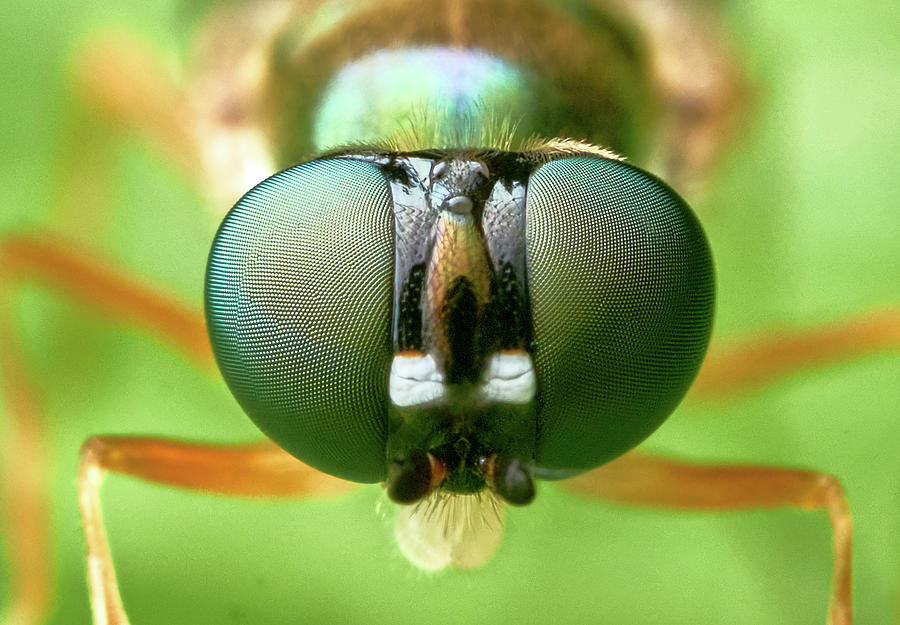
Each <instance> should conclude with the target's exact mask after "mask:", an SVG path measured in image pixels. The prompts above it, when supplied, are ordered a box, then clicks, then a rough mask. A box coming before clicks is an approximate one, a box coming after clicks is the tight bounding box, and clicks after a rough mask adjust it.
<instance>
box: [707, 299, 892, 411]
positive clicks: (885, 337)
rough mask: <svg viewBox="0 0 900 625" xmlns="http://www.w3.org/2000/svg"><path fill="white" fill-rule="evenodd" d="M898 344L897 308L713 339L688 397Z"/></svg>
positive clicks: (750, 385) (733, 388) (730, 390)
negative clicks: (726, 340)
mask: <svg viewBox="0 0 900 625" xmlns="http://www.w3.org/2000/svg"><path fill="white" fill-rule="evenodd" d="M897 348H900V309H895V310H886V311H883V312H877V313H867V314H862V315H859V316H857V317H853V318H851V319H846V320H843V321H839V322H834V323H829V324H824V325H821V326H818V327H813V328H807V329H804V330H796V331H794V332H777V333H770V334H769V335H767V336H766V337H765V338H760V339H756V340H752V341H746V342H743V343H739V344H736V345H733V346H730V347H720V346H719V345H717V344H714V345H713V346H711V347H710V352H709V354H708V355H707V357H706V361H705V362H704V363H703V367H702V368H701V369H700V374H699V375H698V376H697V380H696V381H695V382H694V386H693V387H692V388H691V392H690V397H692V398H695V399H696V398H699V397H707V396H719V395H727V394H729V393H736V392H739V391H742V390H745V389H751V388H756V387H759V386H763V385H764V384H767V383H769V382H772V381H775V380H777V379H779V378H781V377H785V376H788V375H791V374H793V373H796V372H798V371H801V370H805V369H809V368H812V367H819V366H824V365H828V364H831V363H836V362H842V361H845V360H850V359H852V358H858V357H861V356H866V355H868V354H870V353H874V352H877V351H880V350H885V349H897Z"/></svg>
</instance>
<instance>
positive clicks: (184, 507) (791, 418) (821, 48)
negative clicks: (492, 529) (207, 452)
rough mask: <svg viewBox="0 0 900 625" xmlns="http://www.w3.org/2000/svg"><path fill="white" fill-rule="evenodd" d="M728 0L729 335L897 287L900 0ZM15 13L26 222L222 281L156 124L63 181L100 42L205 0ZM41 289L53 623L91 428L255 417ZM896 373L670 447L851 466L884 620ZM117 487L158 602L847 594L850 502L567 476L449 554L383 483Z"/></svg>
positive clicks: (141, 428)
mask: <svg viewBox="0 0 900 625" xmlns="http://www.w3.org/2000/svg"><path fill="white" fill-rule="evenodd" d="M722 11H723V14H724V17H725V20H726V22H727V23H728V24H729V25H730V28H731V30H732V31H733V33H734V37H735V41H736V43H735V45H736V47H737V49H738V50H739V51H740V52H741V55H742V59H743V62H744V63H745V64H746V66H747V67H748V68H749V71H750V73H751V76H752V82H753V93H752V104H751V105H750V109H749V114H748V116H747V120H746V124H745V126H744V128H743V129H742V132H741V134H740V136H739V138H738V140H737V141H736V142H735V144H734V145H733V146H732V147H731V149H730V150H729V154H728V156H727V158H726V159H725V161H724V162H723V163H722V164H721V166H720V168H719V170H718V171H717V173H716V176H715V180H714V184H713V185H712V188H711V190H710V193H709V194H708V196H707V197H706V199H705V200H704V201H703V203H702V204H701V205H699V206H697V208H698V210H699V212H700V213H701V214H702V215H703V219H704V224H705V226H706V229H707V232H708V235H709V238H710V240H711V243H712V246H713V250H714V253H715V257H716V260H717V264H718V277H719V285H720V298H719V315H718V320H717V328H716V332H717V337H725V338H726V339H728V338H740V337H748V336H753V335H756V334H759V333H762V332H764V331H765V330H766V329H771V328H777V327H787V326H792V325H799V326H804V325H809V324H818V323H824V322H828V321H830V320H839V319H842V318H845V317H847V316H849V315H852V314H854V313H859V312H863V311H869V310H875V309H878V308H879V307H884V306H886V305H888V304H890V303H892V302H893V303H896V302H897V300H898V296H900V209H898V202H897V198H898V197H900V176H897V171H898V167H897V166H898V161H900V159H898V156H897V155H898V154H900V124H898V123H897V121H898V112H900V111H898V104H897V103H898V102H900V75H898V72H897V68H898V67H900V40H898V38H897V36H896V3H894V2H889V1H881V2H867V3H865V5H859V4H854V3H850V2H837V1H833V0H825V1H821V0H819V1H816V2H812V1H809V0H804V1H802V2H796V3H786V2H780V1H778V0H759V1H756V2H734V3H731V4H723V5H722ZM4 12H5V14H6V17H5V19H3V20H0V47H2V56H3V59H4V63H2V65H0V72H2V81H0V84H2V87H0V93H2V104H0V107H2V108H0V128H2V135H0V136H2V138H3V145H4V150H3V156H2V159H3V161H2V167H0V189H2V190H3V196H4V197H3V201H2V203H0V232H4V231H10V230H14V231H18V232H22V231H31V230H33V229H39V228H45V229H46V228H49V229H52V230H54V231H59V232H63V233H66V234H67V235H68V236H70V237H71V238H72V239H74V240H76V241H81V242H83V243H84V244H85V245H89V246H90V247H91V248H92V249H97V250H99V251H101V252H103V253H104V254H107V255H108V256H109V257H111V258H114V259H116V261H117V262H119V263H120V264H121V265H122V266H124V267H127V268H131V269H133V270H134V271H135V272H136V273H138V274H139V275H141V276H145V277H147V278H149V279H151V280H154V281H156V282H157V283H160V284H163V285H166V286H167V287H168V288H170V290H171V291H172V292H174V293H176V294H178V295H180V296H181V297H183V298H184V299H185V300H187V301H191V302H195V303H197V305H198V306H199V303H200V293H201V284H202V276H203V269H204V263H205V257H206V253H207V250H208V246H209V242H210V239H211V236H212V234H213V232H214V229H215V227H216V219H215V218H214V217H212V216H210V214H209V213H207V212H204V211H202V210H198V209H197V207H198V206H199V204H200V203H201V202H202V200H201V198H200V197H199V195H198V194H197V193H196V192H195V191H194V190H193V189H191V188H190V187H189V186H188V185H186V184H185V182H184V181H183V180H182V179H181V178H180V177H179V176H178V175H177V173H176V172H175V171H174V169H173V168H172V167H171V166H170V165H168V164H167V163H166V162H165V161H164V160H163V159H162V158H161V157H160V156H159V155H158V154H157V153H155V152H154V151H152V150H151V149H150V148H148V147H147V146H146V145H145V144H144V143H143V142H142V141H141V140H140V139H139V138H137V137H133V136H123V137H119V139H117V141H116V143H115V144H114V149H115V156H116V158H115V159H114V163H115V167H114V169H113V170H112V172H111V181H112V184H113V186H112V188H111V197H112V198H113V201H112V203H111V205H110V206H108V207H107V210H105V211H101V212H98V213H93V212H91V211H89V210H87V209H85V212H84V213H82V214H72V213H65V214H61V213H60V212H59V211H57V210H55V207H54V204H55V203H56V201H57V199H58V198H59V195H58V193H59V192H60V190H57V191H56V192H54V190H53V181H54V180H56V179H58V176H59V168H60V162H61V158H62V157H61V156H60V154H61V146H62V145H63V143H64V141H66V139H65V138H66V137H72V136H73V135H72V132H73V128H76V127H77V121H78V119H79V116H78V114H77V113H75V112H73V111H74V105H73V103H72V95H71V92H70V91H69V90H68V88H67V80H68V67H69V64H70V62H71V55H72V53H73V51H74V50H75V49H76V46H77V44H78V42H81V41H84V39H85V37H86V36H87V35H88V34H90V33H92V32H95V31H97V30H98V29H100V28H103V27H110V26H116V27H122V26H125V27H129V28H132V29H134V30H136V31H137V32H140V33H141V34H143V35H144V36H145V37H147V38H149V39H150V40H151V41H153V42H155V43H156V44H157V45H159V46H160V47H161V48H162V49H163V50H165V51H167V53H168V54H171V55H175V54H177V53H178V52H179V51H183V50H184V49H185V48H186V47H187V45H188V43H187V42H188V41H189V40H190V34H191V32H192V31H191V25H192V24H196V20H197V17H196V15H195V13H194V11H192V10H186V9H185V8H184V7H183V6H182V5H181V4H180V3H178V2H176V1H174V0H166V1H160V2H154V3H140V2H116V3H112V2H103V3H88V2H61V1H59V0H38V1H34V2H30V3H27V4H26V3H17V4H16V5H8V6H6V8H5V11H4ZM97 132H100V131H99V130H98V131H97ZM86 149H87V148H86ZM89 157H90V154H85V158H89ZM62 192H65V190H64V189H63V190H62ZM55 193H56V195H55ZM17 306H18V309H19V312H20V317H21V323H22V326H23V337H24V338H23V341H24V344H25V346H26V352H27V357H28V359H29V362H30V364H31V365H32V367H33V370H34V371H35V372H36V374H37V376H38V379H39V389H40V394H41V395H40V396H41V401H42V404H43V407H44V409H45V411H46V415H47V419H48V422H49V436H50V441H51V445H52V449H53V454H54V455H53V467H52V469H53V476H54V477H53V510H54V522H55V529H54V532H55V534H54V541H55V545H56V547H57V548H58V551H57V552H56V554H55V557H56V558H57V567H58V570H59V592H58V596H57V600H56V606H55V612H54V616H53V618H52V621H51V622H52V623H60V624H61V623H88V622H89V620H90V615H89V608H88V601H87V591H86V584H85V581H84V580H85V577H84V563H83V546H82V537H81V531H80V522H79V517H78V512H77V505H76V492H75V474H76V465H77V450H78V447H79V445H80V443H81V442H82V441H83V440H84V439H85V438H86V437H87V436H89V435H90V434H93V433H136V434H164V435H170V436H175V437H182V438H193V439H201V440H235V441H236V440H246V439H251V438H255V437H256V436H257V435H256V431H255V429H254V428H253V427H252V426H251V425H250V423H249V421H248V420H246V418H245V417H244V416H243V415H242V414H241V412H240V410H239V409H238V408H237V406H236V404H235V403H234V401H233V400H232V399H231V397H230V395H229V394H228V392H227V391H226V389H225V387H224V385H223V383H222V382H221V381H219V380H216V379H211V378H209V377H208V376H204V375H203V374H201V373H198V372H197V371H195V370H194V369H193V368H192V367H191V366H190V365H189V363H187V362H186V361H185V360H184V359H183V358H182V357H181V356H179V355H178V354H176V353H174V352H173V351H172V350H171V349H169V348H168V347H166V346H164V345H162V344H160V343H158V342H156V341H154V340H152V339H148V338H146V336H145V335H144V334H142V333H141V332H139V331H136V330H134V329H133V328H131V327H129V326H127V325H123V324H117V323H110V322H109V321H107V320H103V319H99V318H97V317H96V316H95V315H93V314H92V313H91V312H90V311H87V310H85V309H83V308H81V307H78V306H75V305H72V304H71V303H70V302H68V301H66V300H65V299H63V298H60V297H58V296H56V295H53V294H49V293H47V292H46V291H43V290H41V289H39V288H27V289H24V290H23V291H22V292H21V296H20V297H18V298H17ZM898 382H900V356H898V355H897V354H896V353H884V354H882V355H879V356H875V357H868V358H864V359H858V360H854V361H851V362H846V363H843V364H840V365H835V366H830V367H827V368H825V369H820V370H816V371H813V372H809V373H806V374H803V375H799V376H795V377H792V378H790V379H789V380H784V381H782V382H779V383H777V384H774V385H771V386H768V387H766V388H765V389H763V390H761V391H757V392H752V393H747V394H744V395H742V396H740V397H736V398H733V399H730V400H727V401H726V400H723V401H718V402H707V403H702V404H698V403H692V404H688V405H685V406H683V407H682V408H680V409H679V410H678V411H677V412H676V414H675V415H674V416H673V417H672V418H671V419H670V420H669V422H667V424H665V425H664V426H663V427H662V429H661V430H660V431H659V432H658V433H657V434H656V435H654V436H653V437H652V438H651V439H650V440H649V441H648V442H647V443H646V445H645V447H646V448H647V449H650V450H654V451H662V452H672V453H677V454H678V455H681V456H683V457H686V458H692V459H703V460H721V461H729V462H737V461H741V462H743V461H752V462H764V463H771V464H783V465H790V466H797V467H803V468H812V469H821V470H825V471H829V472H832V473H834V474H836V475H837V476H839V477H840V478H841V479H842V480H843V482H844V484H845V486H846V488H847V492H848V494H849V498H850V501H851V504H852V506H853V512H854V521H855V529H856V534H855V560H854V574H855V579H854V586H855V591H854V596H855V608H856V613H857V617H858V621H859V622H860V623H879V624H880V623H896V622H898V594H900V531H898V530H900V453H898V449H900V424H898V416H900V409H898V406H900V384H898ZM2 479H9V476H2ZM104 497H105V498H104V502H105V513H106V519H107V523H108V527H109V529H110V534H111V541H112V545H113V550H114V554H115V557H116V561H117V567H118V572H119V578H120V581H121V585H122V589H123V596H124V600H125V604H126V607H127V609H128V610H129V613H130V615H131V617H132V622H133V623H134V624H135V625H144V624H146V625H150V624H152V623H196V624H199V623H211V624H212V623H215V624H221V623H248V622H252V623H260V624H262V623H283V622H286V621H289V622H305V623H348V622H360V623H362V622H365V623H396V622H413V621H422V620H425V621H427V622H429V623H433V624H439V623H463V622H465V623H470V622H490V623H493V624H499V623H506V622H529V623H537V622H545V623H589V622H590V623H638V624H640V623H647V624H651V623H653V624H656V623H666V624H677V623H691V624H698V623H717V624H721V623H735V624H738V623H746V624H751V623H752V624H758V623H792V624H793V623H798V624H806V623H809V624H821V623H822V622H824V620H825V610H826V604H827V598H828V590H829V575H830V569H831V550H830V530H829V526H828V521H827V517H826V515H825V514H824V513H815V514H810V513H803V512H799V511H789V510H785V511H774V512H773V511H769V512H758V513H741V514H726V515H705V514H679V513H665V512H654V511H646V510H643V511H641V510H626V509H622V508H619V507H615V506H612V505H606V504H597V503H592V502H588V501H583V500H580V499H577V498H575V497H572V496H569V495H567V494H566V493H563V492H561V491H560V490H559V489H558V488H556V487H555V486H553V485H544V486H543V488H542V489H541V491H540V493H539V496H538V498H537V500H536V502H535V503H534V504H533V505H531V506H529V507H527V508H525V509H516V510H511V511H510V512H509V514H508V530H507V535H506V537H505V539H504V543H503V545H502V546H501V548H500V550H499V552H498V554H497V555H496V557H495V558H494V560H493V561H492V562H491V563H489V565H488V566H486V567H485V568H484V569H482V570H479V571H473V572H466V573H458V572H449V573H445V574H441V575H435V576H431V575H425V574H422V573H420V572H417V571H415V570H413V569H412V568H411V567H410V566H409V565H408V564H407V563H406V562H405V560H404V559H403V558H402V557H401V556H400V555H399V553H398V552H397V551H396V549H395V547H394V546H393V545H392V534H391V523H390V519H389V518H387V517H386V516H385V515H379V514H378V513H377V512H376V510H377V508H378V505H379V502H381V501H382V499H381V497H382V496H381V493H380V489H379V488H378V487H375V486H370V487H366V488H363V489H362V490H360V491H359V492H358V493H357V494H354V495H352V496H348V497H344V498H341V499H337V500H331V501H321V502H305V503H261V502H254V503H248V502H244V501H237V500H225V499H216V498H213V497H207V496H198V495H191V494H185V493H180V492H176V491H170V490H167V489H163V488H159V487H154V486H149V485H144V484H139V483H137V482H134V481H131V480H127V479H123V478H118V477H112V478H110V479H109V480H108V482H107V485H106V487H105V491H104ZM2 504H3V502H0V505H2ZM5 547H7V545H4V548H5ZM4 563H5V560H2V561H0V567H2V568H0V597H2V598H5V597H6V596H7V595H6V592H5V591H6V588H7V586H8V583H9V572H8V570H7V567H6V566H5V564H4ZM3 600H4V599H0V602H2V601H3Z"/></svg>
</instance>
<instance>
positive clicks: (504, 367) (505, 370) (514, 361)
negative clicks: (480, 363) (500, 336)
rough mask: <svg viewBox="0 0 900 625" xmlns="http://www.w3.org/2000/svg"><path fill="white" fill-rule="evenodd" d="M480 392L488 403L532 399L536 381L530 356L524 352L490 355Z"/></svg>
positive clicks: (506, 402) (519, 401) (520, 401)
mask: <svg viewBox="0 0 900 625" xmlns="http://www.w3.org/2000/svg"><path fill="white" fill-rule="evenodd" d="M484 377H485V382H484V384H482V386H481V394H482V396H483V397H484V399H485V400H486V401H488V402H490V403H495V402H496V403H505V404H527V403H528V402H530V401H531V400H532V399H534V394H535V390H536V389H537V381H536V378H535V375H534V365H533V364H532V362H531V356H529V355H528V354H527V353H525V352H512V353H509V352H507V353H499V354H494V355H493V356H491V357H490V359H489V360H488V363H487V367H486V370H485V376H484Z"/></svg>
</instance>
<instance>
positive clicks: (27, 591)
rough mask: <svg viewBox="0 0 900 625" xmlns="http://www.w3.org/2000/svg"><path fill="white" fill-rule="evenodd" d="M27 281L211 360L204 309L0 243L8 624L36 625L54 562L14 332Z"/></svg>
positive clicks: (29, 389)
mask: <svg viewBox="0 0 900 625" xmlns="http://www.w3.org/2000/svg"><path fill="white" fill-rule="evenodd" d="M22 282H36V283H39V284H43V285H46V286H49V287H51V288H53V289H55V290H57V291H60V292H62V293H64V294H67V295H69V296H71V297H73V298H75V299H76V300H78V301H80V302H82V303H83V304H85V305H86V306H87V307H89V308H93V309H95V310H97V311H98V312H100V313H103V314H106V315H109V316H112V317H116V318H120V319H125V320H128V321H131V322H133V323H135V324H137V325H139V326H143V327H145V328H147V329H148V330H150V331H151V332H152V333H153V334H156V335H157V336H159V337H161V338H163V339H164V340H166V341H167V342H169V343H171V344H174V345H175V347H176V348H178V349H179V350H180V351H182V352H183V353H184V354H185V355H187V356H188V358H190V359H191V360H192V361H194V362H195V363H197V364H198V365H199V366H201V367H203V368H205V369H207V370H210V371H212V369H213V360H212V354H211V352H210V349H209V343H208V340H207V338H206V328H205V325H204V322H203V317H202V315H201V314H200V313H199V311H194V310H191V309H190V308H189V307H188V306H185V305H183V304H181V303H179V302H177V301H175V300H173V299H172V298H170V297H168V296H166V295H164V294H163V293H161V292H160V291H158V290H156V289H153V288H151V287H149V286H147V285H142V284H139V283H138V282H137V281H136V280H134V279H133V278H130V277H128V276H126V275H125V274H124V273H121V272H117V271H113V270H111V269H110V268H109V267H107V266H106V264H105V263H103V262H102V261H100V260H99V259H96V258H93V257H91V256H90V255H89V254H86V253H79V252H75V251H73V250H71V249H67V248H66V247H65V246H63V245H62V244H61V243H58V242H56V243H54V242H51V241H49V240H46V239H44V240H42V239H37V238H31V237H8V238H6V239H3V240H0V376H2V378H0V383H2V385H3V399H4V403H5V406H4V413H5V417H6V419H5V424H6V430H5V432H4V436H3V437H2V438H0V440H2V447H3V448H2V450H0V471H2V474H0V489H2V491H3V492H2V501H3V506H2V507H3V510H2V513H0V514H2V516H0V522H2V531H0V534H2V535H3V537H4V542H5V544H6V545H7V549H8V551H9V560H10V562H9V571H10V576H9V577H10V592H11V596H10V601H9V602H8V604H7V609H6V611H5V613H4V614H2V615H0V623H2V624H3V625H13V624H14V625H36V624H38V623H40V622H42V621H43V620H44V619H45V617H46V615H47V614H48V612H49V610H50V608H51V597H52V595H53V593H52V579H53V575H54V573H53V570H52V561H53V560H52V557H51V555H50V545H49V536H50V534H51V532H50V527H49V525H50V521H49V514H48V510H47V501H48V497H47V490H48V488H47V483H48V476H49V475H50V474H51V471H52V467H51V465H50V463H51V460H52V459H51V457H50V454H49V453H48V450H47V448H46V442H45V440H44V422H43V419H42V415H41V412H40V407H39V405H38V402H37V397H38V396H39V394H38V392H37V390H36V384H35V381H34V380H33V378H32V376H31V375H30V374H29V372H28V368H27V366H26V364H25V358H24V356H23V354H22V353H21V346H20V344H19V342H18V340H17V335H16V333H15V331H14V328H15V322H14V318H13V317H14V315H13V314H12V306H11V304H12V301H11V296H12V295H13V290H14V289H15V287H16V286H17V285H18V284H20V283H22Z"/></svg>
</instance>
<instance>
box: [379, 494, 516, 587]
mask: <svg viewBox="0 0 900 625" xmlns="http://www.w3.org/2000/svg"><path fill="white" fill-rule="evenodd" d="M505 516H506V507H505V506H504V504H503V502H502V501H500V500H499V499H498V498H497V496H496V495H495V494H494V493H493V492H492V491H490V490H483V491H481V492H479V493H471V494H458V493H448V492H444V491H441V490H436V491H434V492H433V493H432V494H430V495H429V496H428V497H426V498H425V499H423V500H422V501H420V502H419V503H417V504H414V505H411V506H400V507H399V509H398V510H397V520H396V522H395V524H394V535H395V536H396V538H397V545H398V546H399V547H400V551H401V552H403V555H404V556H406V559H407V560H409V561H410V562H411V563H412V564H414V565H415V566H417V567H419V568H420V569H425V570H427V571H440V570H441V569H444V568H447V567H454V568H458V569H474V568H478V567H480V566H483V565H484V564H485V563H486V562H487V561H488V560H490V559H491V556H493V555H494V553H495V552H496V551H497V547H499V546H500V541H501V540H502V539H503V521H504V517H505Z"/></svg>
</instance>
